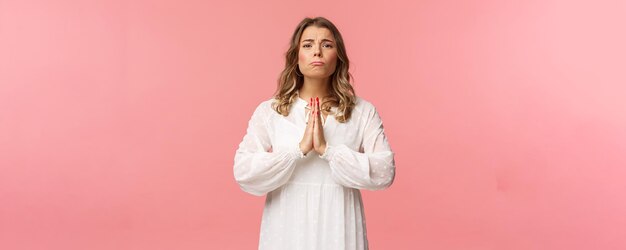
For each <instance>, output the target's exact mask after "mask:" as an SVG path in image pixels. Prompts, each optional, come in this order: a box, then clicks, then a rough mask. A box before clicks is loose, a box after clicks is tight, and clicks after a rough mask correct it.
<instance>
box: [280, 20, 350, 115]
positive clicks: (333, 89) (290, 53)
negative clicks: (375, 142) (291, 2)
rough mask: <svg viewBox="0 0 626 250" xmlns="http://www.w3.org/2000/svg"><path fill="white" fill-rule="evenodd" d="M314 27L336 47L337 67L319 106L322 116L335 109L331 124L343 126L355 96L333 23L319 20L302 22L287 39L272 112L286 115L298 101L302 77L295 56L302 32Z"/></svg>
mask: <svg viewBox="0 0 626 250" xmlns="http://www.w3.org/2000/svg"><path fill="white" fill-rule="evenodd" d="M311 25H314V26H316V27H320V28H327V29H329V30H330V31H331V32H332V34H333V36H334V37H335V43H336V46H337V66H336V68H335V72H334V73H333V74H332V75H331V77H330V84H329V90H330V91H329V92H330V95H329V96H327V97H326V98H325V100H324V101H323V103H321V104H320V108H321V110H322V113H324V114H330V113H331V112H330V110H331V107H337V112H336V113H335V114H334V115H335V120H337V121H339V122H341V123H344V122H346V121H348V120H349V119H350V116H351V114H352V110H353V109H354V106H355V105H356V95H355V92H354V88H353V87H352V84H350V79H351V77H352V75H351V74H350V72H348V68H349V65H350V61H349V60H348V55H347V53H346V48H345V46H344V43H343V38H342V37H341V33H339V30H338V29H337V27H335V25H334V24H333V23H331V22H330V21H329V20H328V19H326V18H323V17H316V18H308V17H307V18H304V19H303V20H302V21H301V22H300V24H298V26H297V27H296V30H295V31H294V33H293V35H292V36H291V45H290V46H289V49H288V50H287V53H285V69H284V70H283V72H282V73H281V74H280V78H279V79H278V87H277V89H276V92H275V93H274V103H272V108H274V110H276V112H278V113H279V114H281V115H283V116H287V115H289V110H290V108H291V105H292V104H293V103H294V102H295V101H296V98H298V91H299V90H300V88H302V85H303V84H304V76H303V75H302V72H300V70H299V69H298V52H299V49H300V38H301V37H302V32H304V29H306V28H307V27H309V26H311Z"/></svg>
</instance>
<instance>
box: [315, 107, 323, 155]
mask: <svg viewBox="0 0 626 250" xmlns="http://www.w3.org/2000/svg"><path fill="white" fill-rule="evenodd" d="M320 110H321V108H320V99H319V98H317V97H316V98H315V111H314V113H313V114H314V116H315V125H314V129H313V148H314V149H315V151H316V152H317V153H318V154H320V155H323V154H324V152H326V139H325V138H324V126H323V124H322V114H321V113H322V112H320Z"/></svg>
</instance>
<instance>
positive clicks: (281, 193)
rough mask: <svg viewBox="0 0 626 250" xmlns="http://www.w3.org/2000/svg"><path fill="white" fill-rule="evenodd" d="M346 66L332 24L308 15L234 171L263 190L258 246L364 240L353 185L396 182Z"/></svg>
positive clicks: (370, 109) (339, 245) (390, 156)
mask: <svg viewBox="0 0 626 250" xmlns="http://www.w3.org/2000/svg"><path fill="white" fill-rule="evenodd" d="M348 66H349V61H348V57H347V55H346V50H345V47H344V43H343V39H342V37H341V34H340V33H339V31H338V30H337V28H336V27H335V25H333V24H332V23H331V22H330V21H328V20H327V19H325V18H323V17H317V18H313V19H311V18H305V19H304V20H302V22H300V24H299V25H298V27H297V28H296V30H295V32H294V34H293V36H292V39H291V46H290V48H289V50H288V51H287V53H286V64H285V69H284V70H283V72H282V74H281V76H280V79H279V83H278V89H277V91H276V93H275V94H274V97H273V98H271V99H269V100H266V101H264V102H262V103H261V104H260V105H259V106H258V107H257V108H256V110H255V111H254V113H253V114H252V118H251V119H250V121H249V123H248V129H247V133H246V135H245V136H244V138H243V141H242V142H241V143H240V144H239V148H238V149H237V152H236V154H235V161H234V175H235V180H236V181H237V182H238V183H239V185H240V187H241V189H242V190H243V191H245V192H248V193H250V194H253V195H258V196H262V195H266V194H267V197H266V201H265V208H264V210H263V218H262V221H261V235H260V240H259V249H271V250H280V249H288V250H295V249H324V250H332V249H342V250H343V249H368V243H367V235H366V227H365V216H364V209H363V205H362V204H363V203H362V200H361V193H360V191H359V189H367V190H381V189H385V188H387V187H389V186H390V185H391V184H392V182H393V180H394V177H395V163H394V153H393V152H392V151H391V148H390V147H389V143H388V142H387V138H386V137H385V133H384V130H383V124H382V121H381V119H380V116H379V115H378V113H377V112H376V109H375V107H374V106H373V105H372V104H371V103H369V102H367V101H365V100H363V99H361V98H360V97H357V96H356V95H355V94H354V90H353V88H352V86H351V84H350V74H349V72H348Z"/></svg>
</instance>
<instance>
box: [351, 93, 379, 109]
mask: <svg viewBox="0 0 626 250" xmlns="http://www.w3.org/2000/svg"><path fill="white" fill-rule="evenodd" d="M354 97H355V102H356V105H355V106H354V109H355V110H357V111H360V112H362V113H368V112H371V111H374V110H376V106H374V104H372V102H370V101H368V100H366V99H364V98H362V97H360V96H354Z"/></svg>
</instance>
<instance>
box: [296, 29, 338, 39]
mask: <svg viewBox="0 0 626 250" xmlns="http://www.w3.org/2000/svg"><path fill="white" fill-rule="evenodd" d="M305 40H313V41H321V40H330V41H334V40H335V39H334V37H333V33H332V32H331V31H330V30H329V29H328V28H324V27H316V26H309V27H306V29H304V32H302V36H301V37H300V41H305Z"/></svg>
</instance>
